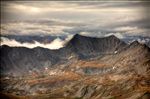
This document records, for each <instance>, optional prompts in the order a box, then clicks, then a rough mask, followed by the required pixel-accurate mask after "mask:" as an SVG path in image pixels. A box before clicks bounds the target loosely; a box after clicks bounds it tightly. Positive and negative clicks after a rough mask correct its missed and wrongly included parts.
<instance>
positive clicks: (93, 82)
mask: <svg viewBox="0 0 150 99" xmlns="http://www.w3.org/2000/svg"><path fill="white" fill-rule="evenodd" d="M0 51H1V67H0V70H1V76H2V78H1V92H2V94H1V96H3V97H14V98H15V97H17V98H19V99H20V97H21V98H27V97H28V98H29V99H34V98H38V99H149V98H143V97H149V95H150V94H149V92H150V84H149V77H150V48H149V47H148V46H147V45H146V44H143V43H139V42H138V41H134V42H132V43H130V44H128V43H125V42H124V41H122V40H120V39H118V38H117V37H115V36H114V35H111V36H108V37H103V38H95V37H87V36H82V35H79V34H76V35H74V37H73V38H72V39H71V40H70V41H69V42H67V43H66V44H65V46H64V47H63V48H60V49H57V50H50V49H45V48H41V47H36V48H33V49H29V48H25V47H9V46H7V45H2V46H1V48H0Z"/></svg>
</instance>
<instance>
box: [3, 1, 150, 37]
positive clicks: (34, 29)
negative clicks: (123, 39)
mask: <svg viewBox="0 0 150 99" xmlns="http://www.w3.org/2000/svg"><path fill="white" fill-rule="evenodd" d="M149 5H150V2H141V1H138V2H134V1H133V2H129V1H128V2H121V1H120V2H112V1H111V2H104V1H103V2H99V1H93V2H90V1H88V2H86V1H81V2H77V1H68V2H64V1H57V2H54V1H13V2H11V1H8V2H4V1H3V2H2V4H1V9H2V12H1V13H2V18H1V20H2V26H1V32H2V34H3V35H56V36H57V35H70V34H76V33H81V34H84V35H91V36H92V35H94V36H104V35H106V34H109V33H121V34H127V35H141V36H150V35H149V32H150V30H149V28H150V20H149V14H148V13H150V11H149V10H148V9H149V8H150V6H149Z"/></svg>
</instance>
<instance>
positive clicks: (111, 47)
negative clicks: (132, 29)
mask: <svg viewBox="0 0 150 99" xmlns="http://www.w3.org/2000/svg"><path fill="white" fill-rule="evenodd" d="M126 45H127V44H126V43H125V42H123V41H121V40H120V39H118V38H117V37H116V36H114V35H111V36H108V37H104V38H95V37H87V36H82V35H79V34H76V35H75V36H74V37H73V38H72V39H71V40H70V42H68V44H67V46H66V48H71V49H72V50H73V51H75V52H76V53H78V54H82V55H88V54H95V53H99V54H112V53H114V52H115V51H118V50H121V49H122V48H124V47H125V46H126Z"/></svg>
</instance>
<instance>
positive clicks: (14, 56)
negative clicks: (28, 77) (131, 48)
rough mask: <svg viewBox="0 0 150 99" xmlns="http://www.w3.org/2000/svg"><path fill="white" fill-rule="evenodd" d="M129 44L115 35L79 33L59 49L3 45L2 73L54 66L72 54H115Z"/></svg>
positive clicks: (84, 57) (83, 57) (90, 55)
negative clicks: (90, 35) (83, 34)
mask: <svg viewBox="0 0 150 99" xmlns="http://www.w3.org/2000/svg"><path fill="white" fill-rule="evenodd" d="M126 46H127V44H126V43H125V42H123V41H121V40H120V39H118V38H117V37H115V36H113V35H112V36H109V37H104V38H94V37H86V36H81V35H79V34H76V35H74V37H73V38H72V39H71V40H70V41H69V42H68V43H67V44H66V45H65V47H63V48H60V49H58V50H49V49H45V48H41V47H36V48H33V49H29V48H25V47H9V46H7V45H3V46H1V48H0V50H1V73H3V72H14V71H15V72H16V73H17V72H22V73H26V72H27V71H29V70H32V69H37V70H39V69H42V68H43V67H44V66H53V65H54V64H56V63H59V62H61V61H68V57H70V56H71V55H74V56H76V57H77V58H80V59H89V58H91V57H96V56H100V55H103V56H104V55H109V54H114V53H115V52H117V51H121V50H122V49H123V48H124V47H126Z"/></svg>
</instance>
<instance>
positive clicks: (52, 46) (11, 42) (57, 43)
mask: <svg viewBox="0 0 150 99" xmlns="http://www.w3.org/2000/svg"><path fill="white" fill-rule="evenodd" d="M72 37H73V36H72V35H69V36H68V37H66V38H65V40H62V39H60V38H56V39H54V40H53V41H52V42H51V43H48V44H43V43H40V42H37V41H34V43H20V42H18V41H16V40H15V39H8V38H6V37H1V45H8V46H11V47H27V48H35V47H42V48H48V49H59V48H62V47H64V45H65V44H66V43H67V42H68V41H69V40H70V39H71V38H72Z"/></svg>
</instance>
